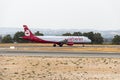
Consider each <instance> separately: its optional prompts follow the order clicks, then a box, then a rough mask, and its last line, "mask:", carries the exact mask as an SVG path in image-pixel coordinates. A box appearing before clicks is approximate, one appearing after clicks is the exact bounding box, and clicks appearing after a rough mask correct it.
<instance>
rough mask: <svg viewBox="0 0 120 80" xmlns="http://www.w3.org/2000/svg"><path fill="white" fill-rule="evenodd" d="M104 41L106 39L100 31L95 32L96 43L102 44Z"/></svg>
mask: <svg viewBox="0 0 120 80" xmlns="http://www.w3.org/2000/svg"><path fill="white" fill-rule="evenodd" d="M103 41H104V40H103V37H102V36H101V34H100V33H95V34H94V41H93V43H94V44H102V43H103Z"/></svg>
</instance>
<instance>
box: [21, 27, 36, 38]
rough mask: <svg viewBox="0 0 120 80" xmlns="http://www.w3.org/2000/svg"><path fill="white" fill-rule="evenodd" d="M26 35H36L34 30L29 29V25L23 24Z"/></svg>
mask: <svg viewBox="0 0 120 80" xmlns="http://www.w3.org/2000/svg"><path fill="white" fill-rule="evenodd" d="M23 27H24V32H25V36H34V35H33V34H32V32H31V31H30V30H29V29H28V27H27V25H23Z"/></svg>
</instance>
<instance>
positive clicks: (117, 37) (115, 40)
mask: <svg viewBox="0 0 120 80" xmlns="http://www.w3.org/2000/svg"><path fill="white" fill-rule="evenodd" d="M112 44H120V35H115V36H114V38H113V39H112Z"/></svg>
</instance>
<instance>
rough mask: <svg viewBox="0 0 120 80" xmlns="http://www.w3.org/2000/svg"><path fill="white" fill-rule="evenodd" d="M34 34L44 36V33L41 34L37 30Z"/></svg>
mask: <svg viewBox="0 0 120 80" xmlns="http://www.w3.org/2000/svg"><path fill="white" fill-rule="evenodd" d="M35 35H36V36H44V34H43V33H40V32H39V31H37V32H35Z"/></svg>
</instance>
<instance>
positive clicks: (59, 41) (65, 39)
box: [21, 25, 91, 47]
mask: <svg viewBox="0 0 120 80" xmlns="http://www.w3.org/2000/svg"><path fill="white" fill-rule="evenodd" d="M23 28H24V34H25V36H22V37H21V38H22V39H25V40H30V41H33V42H37V43H52V44H53V47H56V45H59V47H62V46H63V45H64V44H66V45H68V46H73V45H74V44H83V47H84V44H87V43H91V40H90V39H89V38H88V37H85V36H35V35H34V34H33V33H32V32H31V30H30V29H29V28H28V27H27V25H23Z"/></svg>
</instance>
